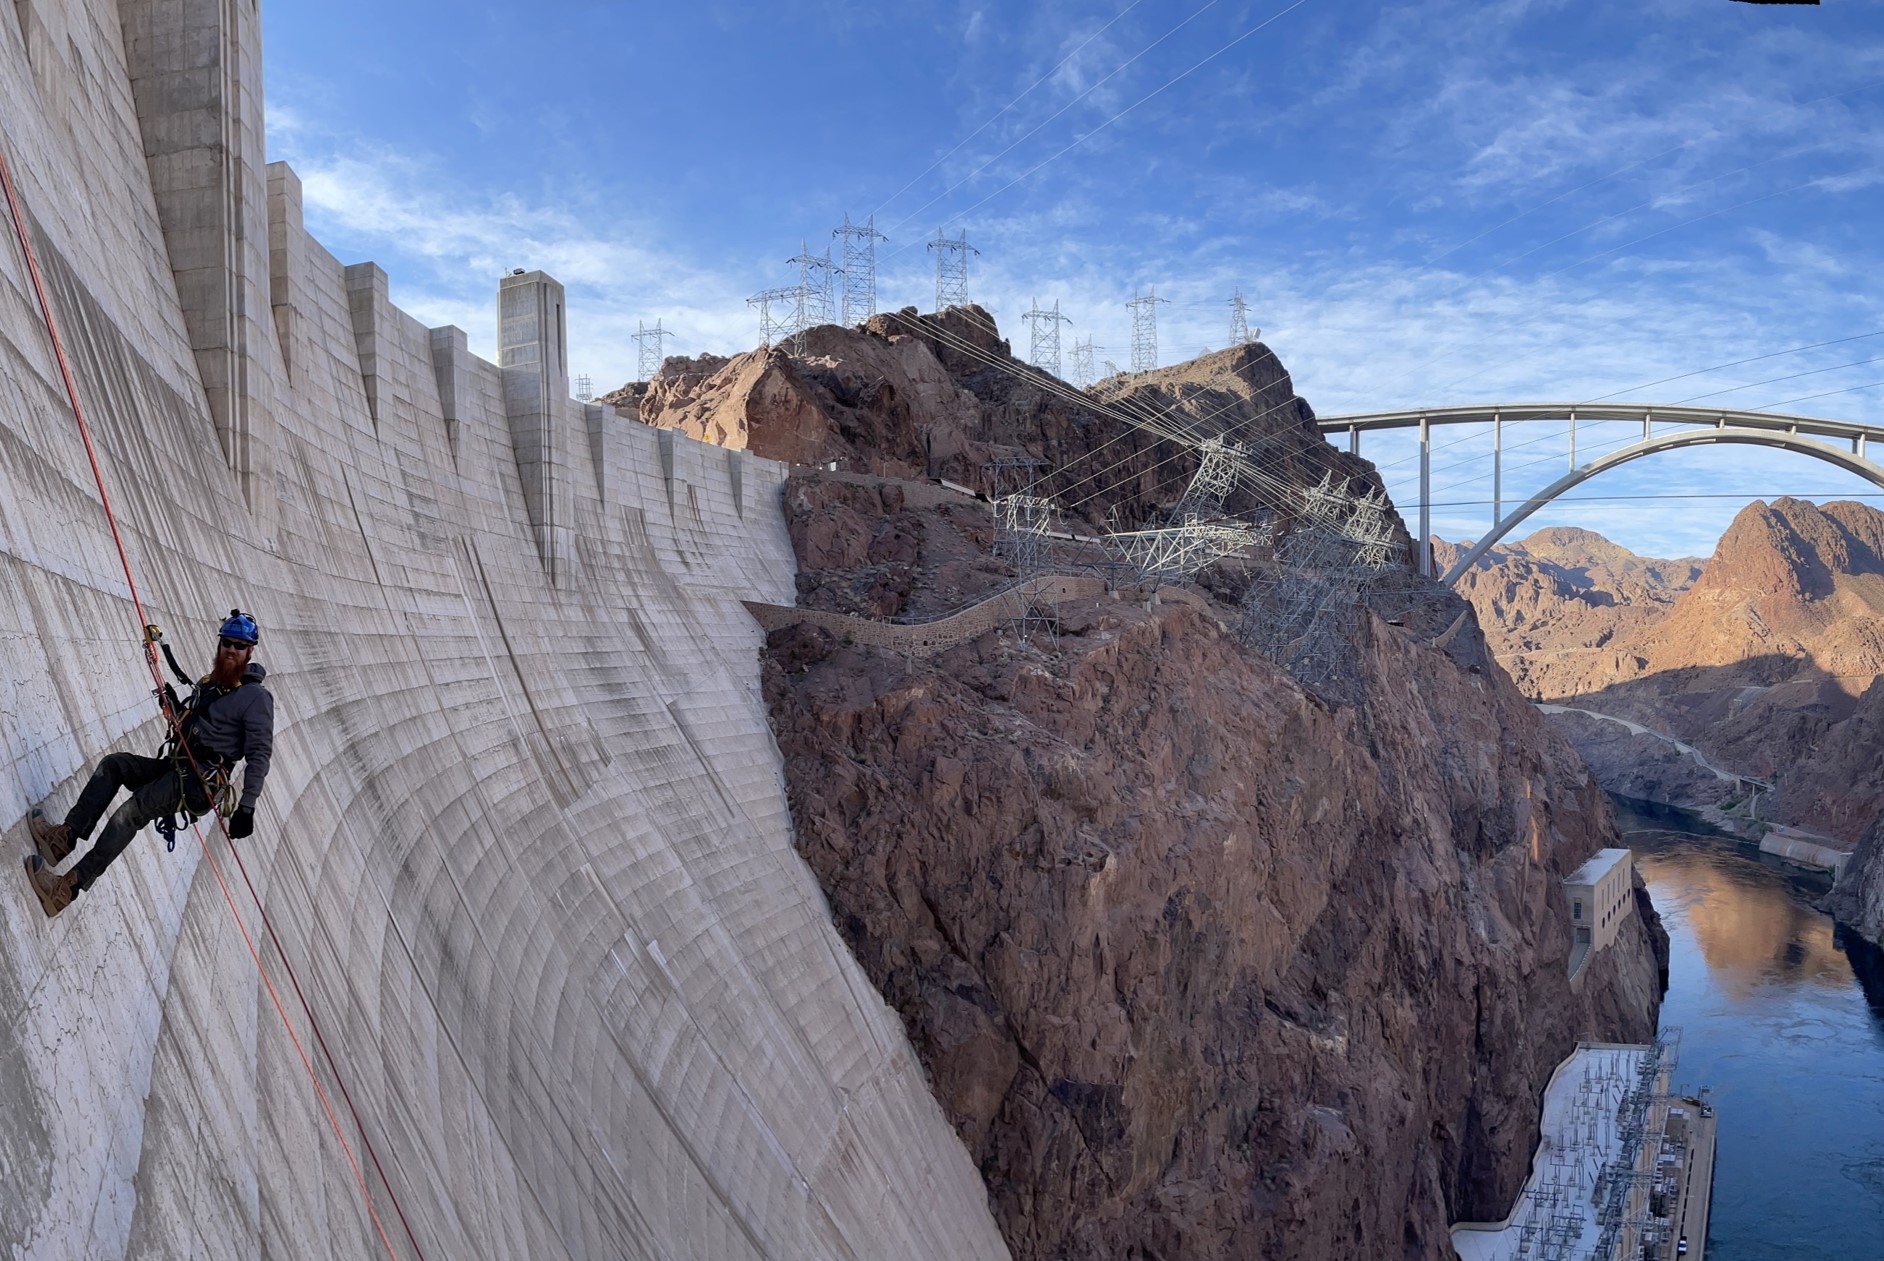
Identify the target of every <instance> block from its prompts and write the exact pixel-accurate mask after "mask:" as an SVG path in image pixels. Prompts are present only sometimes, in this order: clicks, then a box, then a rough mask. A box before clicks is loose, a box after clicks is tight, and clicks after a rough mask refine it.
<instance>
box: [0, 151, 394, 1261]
mask: <svg viewBox="0 0 1884 1261" xmlns="http://www.w3.org/2000/svg"><path fill="white" fill-rule="evenodd" d="M0 192H4V193H5V195H6V202H7V211H8V214H9V215H10V216H11V218H12V220H13V235H14V236H15V237H16V238H17V239H18V241H19V243H20V254H21V256H22V257H23V258H24V259H25V261H26V272H27V276H28V278H29V279H30V280H31V281H32V288H33V296H34V297H35V298H36V299H38V303H39V314H40V317H41V318H42V319H43V320H44V321H45V324H46V336H47V338H48V340H50V341H51V343H52V356H53V359H54V361H55V362H57V364H58V365H59V376H60V378H61V379H62V380H63V381H64V383H65V396H66V401H67V402H69V403H70V404H71V406H72V419H73V420H74V421H75V422H76V423H77V425H78V431H79V439H80V440H81V441H82V442H83V443H84V444H85V458H86V459H87V461H89V462H90V464H91V468H92V480H93V481H94V482H95V483H96V484H97V486H98V500H99V504H100V506H101V507H103V508H104V510H105V523H106V524H107V525H109V526H110V527H111V541H112V543H113V544H114V545H115V546H116V547H117V550H118V564H119V565H121V566H122V567H123V569H124V581H125V585H126V586H127V587H128V588H129V589H130V595H131V607H132V608H133V609H134V610H135V611H136V613H137V621H138V624H139V625H140V626H142V627H143V628H144V634H143V636H142V639H143V646H144V662H145V664H146V665H147V666H149V667H150V677H151V682H152V683H153V684H155V685H156V687H157V690H158V692H159V693H160V696H159V702H160V704H161V703H162V702H163V701H164V700H165V699H174V697H175V693H174V692H169V689H168V685H167V684H165V683H164V681H163V671H162V670H160V669H159V668H158V665H157V643H158V638H160V637H161V632H160V634H159V636H158V637H153V636H152V635H151V634H150V630H151V628H152V625H153V624H152V623H151V622H150V621H149V620H148V619H147V618H146V617H145V616H144V601H143V598H142V597H141V596H139V595H138V593H137V578H136V576H135V575H134V574H133V573H132V572H131V560H130V557H129V556H127V555H126V554H125V551H124V538H123V536H122V535H121V534H120V533H119V531H118V517H117V513H116V512H114V511H113V510H112V507H111V495H110V493H109V492H108V491H107V490H106V489H105V475H104V471H103V470H102V469H101V468H100V467H99V465H98V451H97V449H96V448H95V447H94V446H93V445H92V434H91V427H90V426H89V425H87V424H86V423H85V409H84V407H83V406H81V405H80V403H79V396H78V386H77V384H76V383H74V381H73V379H72V366H71V364H70V363H69V362H68V361H67V359H66V356H65V345H64V343H63V342H62V341H60V339H59V326H58V323H57V321H55V320H54V319H53V317H52V305H51V304H50V303H49V302H48V301H47V300H46V285H45V280H44V278H43V277H42V276H41V275H40V272H39V261H38V259H37V258H35V257H34V255H33V243H32V240H31V238H30V237H29V236H28V235H27V232H26V216H25V215H24V214H23V213H22V212H21V210H20V202H19V196H18V194H17V193H16V192H15V190H14V187H13V173H12V171H11V170H10V169H9V168H8V166H7V161H6V154H5V152H4V151H3V150H0ZM164 655H165V656H166V657H169V658H170V667H171V669H172V670H175V671H176V672H177V673H178V675H179V676H181V677H182V678H183V680H184V681H185V682H186V683H187V682H188V676H187V675H184V674H183V672H182V670H181V669H179V668H178V666H177V663H176V659H175V658H174V657H171V656H170V652H169V649H168V648H167V647H166V648H165V650H164ZM165 692H168V693H169V695H168V698H166V697H165V696H163V695H162V694H163V693H165ZM176 721H177V718H176V715H175V707H174V706H173V707H172V708H171V709H170V710H169V711H167V712H166V722H167V723H169V724H170V725H171V727H172V730H175V722H176ZM182 749H183V755H184V756H185V757H186V758H188V757H190V751H189V744H188V742H187V741H186V742H184V743H183V745H182ZM190 762H191V767H192V769H194V768H195V760H194V758H190ZM216 827H217V830H218V831H220V832H221V833H222V834H223V840H224V842H225V843H226V844H227V845H228V846H229V854H230V856H231V857H232V858H234V859H235V861H236V869H237V870H238V871H240V872H241V873H242V883H243V884H245V885H247V886H248V891H249V897H250V899H251V900H253V901H254V903H255V910H256V913H257V914H258V915H259V916H260V917H261V921H262V926H263V927H264V928H266V929H267V930H268V937H269V940H270V941H272V942H273V943H274V945H275V954H276V955H277V956H278V957H279V958H280V959H281V963H282V967H283V969H284V970H285V971H286V972H287V974H288V980H289V982H290V983H291V984H292V985H293V986H294V996H295V998H296V999H297V1000H298V1001H299V1002H300V1004H301V1011H302V1014H304V1015H305V1016H306V1017H307V1022H308V1028H309V1029H310V1030H311V1031H312V1033H313V1034H314V1040H315V1043H316V1044H317V1045H318V1046H319V1047H320V1052H321V1056H322V1058H323V1059H324V1060H325V1061H326V1063H327V1069H328V1071H329V1072H330V1073H332V1074H333V1078H334V1084H335V1085H337V1086H338V1087H340V1097H341V1098H342V1099H343V1100H345V1101H346V1105H347V1111H348V1112H349V1113H350V1114H351V1115H352V1117H353V1124H354V1126H355V1128H356V1129H358V1130H359V1132H360V1143H361V1145H362V1146H363V1147H365V1149H366V1154H367V1156H368V1158H369V1159H371V1160H372V1162H373V1171H374V1172H375V1173H376V1174H378V1175H379V1183H380V1186H382V1187H384V1188H385V1190H386V1198H387V1199H389V1200H390V1201H392V1206H393V1211H394V1212H395V1213H397V1214H398V1215H399V1224H400V1225H401V1226H403V1227H404V1228H405V1233H406V1241H407V1242H408V1243H410V1244H411V1245H412V1250H413V1252H414V1253H416V1254H417V1255H418V1257H419V1261H424V1258H425V1253H424V1251H423V1250H422V1249H421V1248H420V1247H419V1241H418V1239H417V1238H415V1237H414V1236H413V1233H412V1224H411V1223H410V1222H408V1221H407V1220H406V1212H405V1209H404V1208H403V1207H402V1206H401V1205H400V1203H399V1197H398V1196H397V1195H396V1194H394V1192H393V1189H392V1183H391V1181H390V1180H388V1179H387V1177H386V1170H385V1169H384V1168H383V1167H382V1166H381V1164H380V1160H379V1153H378V1152H376V1151H374V1150H373V1140H372V1139H371V1138H369V1137H368V1136H367V1133H366V1125H365V1123H364V1122H362V1121H361V1120H360V1111H359V1109H358V1108H356V1107H354V1105H353V1095H352V1092H350V1091H349V1090H348V1089H347V1081H346V1078H345V1077H344V1076H342V1075H341V1072H340V1066H339V1065H338V1064H337V1063H335V1061H334V1055H333V1052H332V1051H330V1050H328V1049H327V1038H326V1037H325V1035H323V1034H322V1033H321V1026H320V1022H319V1021H318V1020H316V1019H315V1017H314V1008H313V1007H312V1005H310V1004H309V1003H308V1001H307V995H306V994H304V993H303V992H302V990H301V980H300V977H298V976H297V975H296V974H295V970H294V964H293V963H291V962H290V961H289V959H288V952H287V951H286V950H285V949H284V948H283V947H282V944H281V936H280V934H278V933H277V932H276V931H275V925H274V921H273V920H271V919H270V918H269V916H268V908H267V907H265V906H263V905H262V899H261V895H260V894H258V893H257V892H256V891H255V882H254V881H253V880H250V879H249V872H248V867H247V865H246V864H244V863H243V861H242V854H241V851H239V850H238V849H236V847H235V841H234V839H233V838H231V837H230V836H229V831H228V829H227V828H226V827H224V826H223V822H222V818H221V816H218V817H217V820H216ZM190 830H191V831H192V832H193V833H194V834H195V836H196V840H197V844H199V845H201V846H202V848H203V859H204V861H205V862H206V863H208V865H209V870H210V872H211V874H213V875H214V876H215V877H216V884H217V887H218V888H220V889H221V890H222V897H223V901H224V902H225V903H226V904H227V905H228V907H229V914H230V916H231V918H233V919H234V920H235V924H236V931H237V932H239V933H240V934H241V936H242V944H243V945H244V946H246V947H247V948H248V952H249V959H250V960H251V961H252V962H253V963H254V964H255V971H256V974H257V975H258V976H259V977H261V981H262V987H263V988H264V989H266V990H267V991H268V997H269V1001H270V1002H272V1003H273V1004H274V1008H275V1014H276V1015H277V1016H279V1017H280V1018H281V1025H282V1028H283V1029H284V1030H286V1031H287V1034H288V1041H289V1042H290V1043H292V1044H293V1046H294V1050H295V1054H296V1055H297V1056H299V1057H300V1060H301V1067H302V1069H303V1070H305V1071H306V1073H307V1077H308V1081H309V1082H310V1083H311V1084H312V1085H313V1087H314V1095H315V1097H316V1098H317V1099H319V1100H320V1104H321V1109H322V1111H324V1112H325V1113H326V1114H327V1124H328V1125H329V1126H330V1127H331V1128H332V1129H333V1132H334V1137H335V1138H336V1139H338V1140H339V1142H340V1150H341V1151H342V1152H343V1153H344V1154H345V1155H346V1158H347V1165H348V1167H349V1168H350V1169H351V1170H352V1171H353V1181H354V1185H355V1186H357V1187H358V1188H359V1189H360V1199H361V1201H362V1203H363V1204H364V1205H365V1207H366V1215H367V1217H368V1218H369V1219H370V1220H371V1221H372V1223H373V1230H374V1232H375V1233H376V1234H377V1235H378V1236H379V1242H380V1246H381V1247H383V1248H384V1249H385V1250H386V1255H387V1256H388V1257H391V1258H393V1261H398V1255H397V1254H396V1253H395V1252H394V1251H393V1246H392V1240H391V1239H389V1238H387V1235H386V1228H385V1226H384V1225H382V1224H381V1222H380V1220H379V1212H378V1211H377V1210H376V1209H375V1208H374V1207H373V1195H372V1192H371V1191H369V1190H368V1189H367V1185H366V1175H365V1174H364V1173H362V1172H361V1170H360V1162H359V1161H358V1160H356V1159H354V1155H353V1145H352V1144H351V1143H349V1142H347V1136H346V1135H345V1134H344V1133H342V1132H341V1129H340V1118H339V1117H337V1116H336V1115H334V1108H333V1104H332V1103H331V1102H330V1101H329V1099H328V1097H327V1090H326V1088H325V1087H324V1086H322V1085H321V1081H320V1077H319V1076H318V1075H317V1074H316V1073H315V1072H314V1065H313V1062H312V1061H311V1060H309V1059H308V1055H307V1049H306V1048H305V1047H303V1046H302V1044H301V1037H300V1035H299V1034H297V1033H296V1032H295V1031H294V1023H293V1022H292V1021H290V1020H289V1019H288V1010H287V1008H286V1007H284V1006H283V1005H282V1001H281V995H280V994H279V993H278V992H276V990H275V983H274V981H272V980H271V979H270V978H269V975H268V969H266V968H264V967H263V966H262V956H261V952H260V951H259V950H257V949H256V947H255V940H254V938H252V937H251V936H250V935H249V929H248V925H247V924H245V923H244V922H243V920H242V915H241V913H240V912H239V911H237V909H236V904H235V897H234V895H233V894H231V893H230V892H229V884H228V882H227V881H226V880H224V879H223V875H222V868H221V867H220V866H219V865H218V864H217V862H216V856H215V855H214V854H213V853H211V852H210V848H209V842H208V841H207V840H205V839H204V837H203V833H202V830H201V829H200V828H198V827H197V826H196V824H195V820H194V819H192V820H191V823H190Z"/></svg>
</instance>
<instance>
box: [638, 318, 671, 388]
mask: <svg viewBox="0 0 1884 1261" xmlns="http://www.w3.org/2000/svg"><path fill="white" fill-rule="evenodd" d="M672 336H673V334H672V333H670V332H669V331H667V330H666V329H664V328H662V327H661V321H660V320H656V321H654V327H653V328H649V327H648V326H647V325H646V324H643V323H642V322H641V321H639V320H636V321H635V348H636V349H637V350H638V351H640V354H641V363H640V368H641V376H640V378H639V379H640V380H643V381H652V380H653V379H654V374H655V373H657V372H659V371H660V370H661V360H662V359H663V358H665V356H664V355H663V354H662V353H661V351H662V347H661V343H662V342H663V341H664V340H666V339H667V338H669V337H672Z"/></svg>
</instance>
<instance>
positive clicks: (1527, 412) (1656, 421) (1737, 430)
mask: <svg viewBox="0 0 1884 1261" xmlns="http://www.w3.org/2000/svg"><path fill="white" fill-rule="evenodd" d="M1533 421H1550V422H1555V423H1557V424H1564V423H1566V422H1567V423H1568V424H1569V427H1570V429H1569V435H1570V457H1569V463H1570V467H1569V471H1568V472H1566V473H1565V474H1564V475H1563V476H1562V477H1559V478H1558V479H1557V480H1556V481H1554V482H1552V483H1551V484H1550V485H1548V486H1546V487H1544V488H1543V489H1542V490H1540V491H1538V492H1537V493H1536V494H1534V495H1532V496H1531V497H1530V498H1529V499H1526V500H1525V501H1524V502H1523V503H1522V504H1520V505H1519V506H1518V507H1516V508H1514V509H1512V510H1511V511H1510V512H1509V513H1506V512H1505V511H1504V496H1503V484H1502V483H1503V474H1504V463H1503V458H1504V427H1505V425H1506V424H1507V423H1516V422H1533ZM1579 421H1627V422H1633V423H1639V424H1640V425H1641V426H1642V436H1641V438H1640V439H1638V440H1636V441H1634V442H1632V443H1630V444H1629V445H1628V446H1626V447H1622V448H1620V449H1618V450H1613V451H1606V452H1604V453H1603V454H1602V455H1601V456H1599V457H1598V458H1596V459H1593V460H1590V461H1588V462H1587V463H1585V464H1581V465H1579V464H1578V463H1577V423H1578V422H1579ZM1316 423H1317V424H1319V425H1320V427H1321V431H1322V433H1323V434H1324V435H1326V436H1328V437H1329V438H1330V439H1332V438H1334V437H1335V436H1336V435H1338V434H1341V433H1346V434H1347V436H1348V450H1349V451H1351V452H1355V453H1357V454H1358V453H1359V450H1360V439H1361V434H1363V433H1366V432H1369V431H1373V430H1385V429H1417V430H1418V431H1419V444H1420V452H1419V460H1420V473H1419V478H1420V480H1419V531H1418V533H1417V535H1416V536H1415V539H1416V543H1417V546H1418V548H1419V557H1420V572H1421V573H1422V574H1425V575H1427V576H1428V577H1430V576H1432V572H1433V549H1432V447H1433V443H1432V431H1433V428H1434V426H1437V425H1489V426H1490V427H1491V434H1492V523H1493V524H1492V528H1491V529H1490V530H1489V531H1488V532H1486V533H1485V534H1484V535H1482V536H1481V537H1480V538H1479V540H1478V542H1477V543H1475V544H1474V545H1473V546H1472V547H1471V549H1470V550H1468V551H1467V552H1466V553H1465V554H1464V555H1463V556H1461V557H1460V558H1459V561H1458V563H1457V564H1455V565H1454V566H1453V567H1452V569H1451V571H1450V572H1448V573H1447V574H1446V576H1445V579H1444V581H1445V582H1446V583H1448V584H1450V583H1452V582H1454V581H1456V580H1457V579H1458V577H1459V575H1460V574H1462V573H1464V572H1465V571H1466V570H1467V569H1469V568H1471V567H1472V565H1473V564H1474V563H1475V562H1476V561H1477V560H1478V558H1479V557H1480V556H1483V555H1484V554H1485V552H1486V551H1487V550H1488V549H1490V548H1491V546H1492V545H1493V544H1495V543H1497V542H1498V540H1500V539H1502V538H1503V537H1504V536H1505V535H1506V534H1509V533H1510V532H1511V530H1512V529H1513V528H1514V527H1516V526H1517V525H1518V524H1519V523H1520V522H1522V521H1523V520H1524V519H1525V518H1526V517H1529V516H1530V515H1531V514H1532V513H1534V512H1536V511H1537V510H1538V509H1539V508H1542V507H1543V506H1544V505H1545V504H1547V503H1549V502H1550V501H1551V500H1553V499H1555V498H1557V497H1558V496H1559V495H1562V494H1564V493H1565V492H1567V491H1569V490H1571V489H1573V488H1575V487H1577V486H1580V485H1582V484H1583V483H1584V482H1587V481H1588V480H1590V479H1591V478H1592V477H1595V476H1597V475H1598V474H1601V473H1605V472H1608V471H1609V470H1610V469H1613V468H1616V467H1617V466H1618V465H1622V464H1627V463H1629V462H1630V461H1631V460H1639V459H1641V458H1642V457H1643V456H1646V455H1654V454H1656V453H1657V452H1661V451H1674V450H1678V449H1680V448H1682V447H1698V446H1708V445H1712V444H1717V443H1741V444H1748V445H1752V446H1762V447H1777V448H1779V449H1780V450H1783V451H1796V452H1798V453H1800V454H1801V455H1809V456H1811V457H1812V458H1814V459H1817V460H1824V461H1825V462H1827V463H1828V464H1835V465H1837V466H1838V467H1839V468H1842V469H1844V470H1846V471H1847V472H1851V473H1856V474H1857V475H1858V476H1859V477H1862V478H1864V479H1865V480H1867V481H1869V482H1871V483H1872V484H1873V485H1876V486H1878V487H1881V488H1884V465H1879V464H1876V463H1873V462H1872V461H1871V459H1870V458H1869V457H1868V456H1867V455H1866V449H1867V446H1868V444H1869V443H1870V442H1873V441H1877V442H1884V425H1867V424H1861V423H1859V422H1857V421H1849V420H1819V419H1815V418H1813V417H1810V416H1791V415H1785V414H1782V413H1779V412H1742V411H1721V410H1718V409H1715V408H1701V407H1658V406H1655V405H1653V404H1648V403H1490V404H1485V405H1481V406H1473V407H1426V408H1419V409H1416V410H1411V411H1396V412H1356V413H1353V414H1351V415H1346V416H1324V417H1321V418H1320V419H1319V420H1318V421H1317V422H1316Z"/></svg>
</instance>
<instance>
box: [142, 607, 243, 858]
mask: <svg viewBox="0 0 1884 1261" xmlns="http://www.w3.org/2000/svg"><path fill="white" fill-rule="evenodd" d="M220 633H221V635H222V637H223V638H225V639H234V640H237V641H239V642H242V643H245V644H251V645H253V644H255V643H256V642H258V641H259V640H260V638H261V635H260V633H259V631H258V630H257V628H256V625H255V619H254V618H252V617H250V616H249V615H248V614H246V613H244V612H242V610H240V609H230V610H229V616H228V618H227V619H226V620H224V622H223V624H222V626H221V628H220ZM144 646H145V651H146V652H149V653H151V654H152V656H153V658H154V657H155V655H156V650H157V649H158V648H162V649H163V653H164V662H165V663H166V664H167V665H169V667H170V672H171V673H172V674H174V675H176V677H177V682H179V683H181V684H183V685H184V686H185V687H187V688H189V689H190V698H189V700H188V701H187V702H185V701H181V700H178V699H177V692H176V689H175V688H173V687H171V686H170V684H168V683H165V684H163V685H162V686H160V687H158V688H157V689H156V690H155V692H154V695H155V696H156V698H157V707H158V709H160V710H161V711H162V712H163V717H164V730H165V732H166V735H165V737H164V743H163V744H162V746H161V747H159V748H158V750H157V756H158V757H167V758H169V759H170V761H171V764H172V765H174V766H175V767H176V772H177V804H176V807H175V808H174V809H172V810H171V811H170V812H169V813H167V814H162V815H159V816H158V817H157V820H156V823H157V834H158V835H159V836H161V837H163V838H164V849H165V850H166V851H168V852H171V853H175V852H176V848H177V828H178V826H179V823H178V820H179V818H181V820H182V822H183V824H185V825H187V824H188V823H189V821H190V820H191V819H194V818H195V817H196V815H195V813H194V812H192V811H191V810H190V808H189V806H188V804H187V799H188V795H189V794H188V785H189V783H190V782H191V781H192V780H195V781H197V782H199V783H201V784H202V786H203V796H204V799H205V800H207V801H208V802H209V806H210V809H212V810H214V811H215V812H216V813H217V814H220V815H222V816H223V817H225V818H227V817H228V816H229V814H230V813H231V812H232V811H233V810H234V808H235V783H234V781H233V780H232V779H231V778H230V774H229V772H230V769H231V768H230V767H229V766H228V765H227V764H218V765H216V766H212V767H210V768H209V771H208V773H207V774H205V775H198V774H197V768H196V767H195V765H194V764H193V762H192V760H191V758H190V756H189V754H188V752H187V750H186V749H185V748H184V743H183V732H184V727H185V726H186V725H187V724H188V723H189V722H190V721H191V720H192V719H193V718H195V717H197V716H198V715H200V714H201V713H202V712H203V711H204V710H205V709H207V708H208V707H209V705H210V704H212V703H213V702H214V701H215V700H217V699H218V697H219V696H226V695H228V693H227V692H224V693H219V694H218V696H204V695H203V694H202V688H203V685H204V684H206V683H208V682H209V676H208V675H204V676H203V677H202V678H201V679H198V680H194V681H192V680H191V678H190V673H189V671H187V670H185V669H184V668H183V667H182V666H181V665H179V664H178V663H177V658H176V654H175V653H173V652H171V651H170V645H169V643H168V642H166V641H165V639H164V633H163V629H162V628H161V627H159V626H158V625H157V624H156V623H155V622H151V623H148V624H146V625H145V627H144ZM241 686H242V682H241V681H238V682H237V683H236V687H241ZM233 690H234V689H231V691H233Z"/></svg>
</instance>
